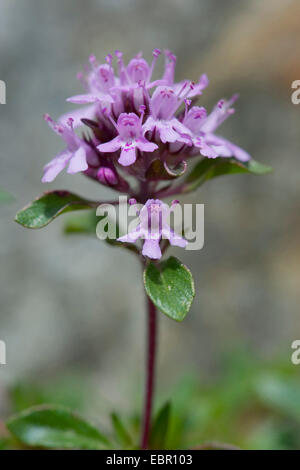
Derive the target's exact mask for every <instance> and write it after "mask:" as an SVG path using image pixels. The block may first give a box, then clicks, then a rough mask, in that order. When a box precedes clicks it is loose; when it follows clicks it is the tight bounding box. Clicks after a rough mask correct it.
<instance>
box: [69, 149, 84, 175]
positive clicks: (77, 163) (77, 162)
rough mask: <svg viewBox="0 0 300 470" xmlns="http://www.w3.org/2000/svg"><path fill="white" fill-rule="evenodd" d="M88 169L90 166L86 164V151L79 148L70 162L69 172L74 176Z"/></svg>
mask: <svg viewBox="0 0 300 470" xmlns="http://www.w3.org/2000/svg"><path fill="white" fill-rule="evenodd" d="M87 168H88V164H87V162H86V150H85V148H84V147H79V149H78V150H76V152H75V153H74V154H73V156H72V158H71V160H70V163H69V167H68V171H67V172H68V173H70V174H74V173H79V172H80V171H85V170H87Z"/></svg>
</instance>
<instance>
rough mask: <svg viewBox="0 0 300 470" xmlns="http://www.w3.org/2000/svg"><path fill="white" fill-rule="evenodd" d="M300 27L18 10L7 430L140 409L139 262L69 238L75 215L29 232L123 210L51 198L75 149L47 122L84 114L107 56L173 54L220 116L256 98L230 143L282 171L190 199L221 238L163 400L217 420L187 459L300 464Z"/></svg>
mask: <svg viewBox="0 0 300 470" xmlns="http://www.w3.org/2000/svg"><path fill="white" fill-rule="evenodd" d="M299 20H300V4H299V1H297V0H286V1H285V2H282V1H281V0H252V1H251V2H247V1H240V0H239V1H238V0H227V1H226V2H225V1H224V2H220V1H217V0H185V1H184V2H183V1H179V0H151V1H149V0H122V1H121V0H119V1H118V0H85V2H82V1H81V0H52V1H51V2H49V1H48V2H46V1H43V2H42V1H40V2H37V1H35V0H23V1H22V2H20V1H17V0H0V78H1V80H4V81H5V82H6V85H7V104H6V105H0V141H1V173H0V189H1V190H6V191H8V192H10V193H11V194H12V195H13V197H14V200H13V201H12V202H10V203H6V204H1V205H0V211H1V224H0V234H1V244H0V256H1V270H0V339H2V340H4V341H5V342H6V345H7V365H6V366H0V418H1V419H5V418H6V417H7V415H8V414H9V413H10V412H11V411H14V410H16V409H21V408H22V407H23V406H25V405H27V404H33V403H36V402H43V401H44V400H46V401H47V400H48V401H49V400H50V401H51V400H54V401H55V400H56V401H61V402H66V403H67V404H69V405H70V406H74V407H75V408H76V409H77V408H82V410H83V411H84V413H85V414H86V415H88V416H90V417H92V418H93V419H94V421H96V422H98V421H99V422H102V421H104V422H105V419H106V416H107V415H108V414H109V412H110V411H111V410H113V409H115V408H117V409H118V410H120V411H121V412H123V413H125V414H126V413H127V414H130V413H133V414H134V413H136V412H138V411H139V407H140V405H141V394H142V390H143V379H144V377H143V366H144V339H145V315H144V293H143V286H142V281H141V275H140V272H139V266H138V265H137V261H136V259H135V258H134V257H133V256H131V255H130V254H128V253H127V252H126V251H125V250H122V249H119V248H112V247H108V246H107V245H106V244H105V243H103V242H101V241H99V240H97V239H96V237H90V238H86V237H84V236H82V237H81V236H69V237H65V236H64V235H63V225H64V222H65V220H66V219H64V218H63V217H62V218H60V219H58V220H56V221H55V222H53V223H52V224H51V225H50V226H48V227H47V228H45V229H43V230H40V231H30V230H25V229H24V228H22V227H21V226H18V225H17V224H16V223H15V222H14V221H13V218H14V215H15V213H16V211H17V210H19V209H20V208H21V207H23V206H24V205H25V204H27V203H28V202H29V201H31V200H32V199H33V198H34V197H36V196H37V195H39V194H41V193H42V192H43V191H45V190H49V189H69V190H72V191H74V192H78V193H80V194H82V195H84V196H86V197H89V198H94V197H96V198H97V199H101V198H103V199H106V200H108V199H110V197H111V196H112V194H111V193H110V191H109V190H105V189H103V188H102V187H100V185H99V187H98V186H97V185H96V184H94V183H92V182H89V181H86V180H85V179H84V177H83V176H80V175H76V176H68V175H66V174H65V173H62V174H61V175H59V177H58V178H57V179H56V181H55V182H54V183H53V184H51V185H47V186H46V185H43V184H42V183H41V182H40V179H41V175H42V168H43V166H44V165H45V164H46V163H47V162H48V161H49V160H50V159H51V158H52V157H53V156H54V155H55V154H56V153H57V152H58V151H59V150H60V149H61V142H60V140H59V139H58V138H56V136H55V135H54V134H53V133H52V132H51V130H49V128H48V126H47V125H46V124H45V123H44V121H43V119H42V115H43V113H45V112H48V113H49V114H50V115H51V116H53V117H54V118H57V117H59V116H60V115H61V114H63V113H64V112H66V111H68V110H69V109H71V108H72V105H70V104H68V103H66V102H65V98H67V97H68V96H71V95H74V94H77V93H79V92H81V87H80V84H79V82H78V81H77V80H76V74H77V72H78V71H80V70H81V69H82V66H83V64H85V63H86V62H87V60H88V57H89V55H90V54H92V53H93V54H96V56H97V58H98V60H99V61H102V60H103V59H104V57H105V55H106V54H107V53H109V52H113V51H114V50H115V49H121V50H123V51H124V53H125V57H126V59H130V58H131V56H132V55H134V54H136V53H137V52H139V50H142V51H143V52H144V56H145V58H146V59H149V60H150V59H151V51H152V49H153V48H155V47H159V48H161V49H163V48H168V49H171V50H172V51H173V52H174V53H175V54H176V55H177V57H178V62H177V77H176V78H177V79H178V80H181V79H183V78H190V79H194V80H196V79H198V77H199V75H200V74H201V73H204V72H206V73H207V74H208V76H209V79H210V86H209V88H208V89H207V90H206V91H205V93H204V94H203V97H202V98H201V104H202V105H204V106H208V108H210V107H211V106H212V105H213V104H214V103H215V102H216V101H217V100H219V99H220V98H221V97H229V96H231V95H232V94H233V93H235V92H239V93H240V100H239V101H238V103H237V112H236V114H235V116H234V117H233V118H231V119H230V120H228V122H226V123H225V124H224V126H223V128H222V134H223V135H224V136H226V137H228V138H231V139H232V140H233V141H234V142H236V143H237V144H239V145H241V146H242V147H243V148H245V149H247V151H249V153H250V154H251V155H252V156H253V157H254V158H255V159H256V160H258V161H260V162H262V163H265V164H269V165H271V166H272V167H273V168H274V170H275V171H274V172H273V173H272V174H270V175H267V176H263V177H254V176H250V175H233V176H227V177H224V178H220V179H216V180H213V181H211V182H208V183H206V185H205V186H204V187H203V188H201V189H200V190H198V192H196V193H194V194H193V195H191V196H188V197H185V199H184V202H199V203H204V204H205V238H206V240H205V246H204V248H203V249H202V251H199V252H180V258H181V259H182V260H183V261H184V262H185V263H186V264H187V265H188V266H189V268H190V269H191V271H192V272H193V275H194V278H195V284H196V292H197V294H196V298H195V301H194V303H193V306H192V309H191V311H190V313H189V315H188V316H187V318H186V320H185V321H184V322H183V324H177V323H175V322H172V321H171V320H169V319H168V318H166V317H164V316H163V315H160V332H159V336H160V338H159V339H160V346H159V360H158V369H157V371H158V374H157V387H158V389H159V395H158V397H159V398H158V402H159V401H160V400H162V399H163V397H164V396H166V397H170V396H171V397H172V396H173V397H174V400H176V399H178V400H177V401H178V403H179V402H180V403H181V404H182V407H183V408H184V407H186V406H188V405H189V404H190V407H192V408H190V409H189V410H190V411H189V412H190V413H191V416H192V417H193V419H194V420H195V419H196V418H195V416H196V417H198V416H199V422H200V421H201V423H202V424H201V426H200V425H198V424H197V423H195V422H194V428H193V429H195V431H193V432H194V434H192V435H191V441H190V443H188V444H186V445H197V443H198V444H200V443H201V442H198V441H201V440H203V439H207V438H209V439H211V438H214V439H220V438H222V439H225V440H230V439H231V440H232V441H233V443H234V444H238V445H240V444H241V445H244V446H246V447H252V448H260V447H261V448H272V447H273V448H280V447H283V448H285V447H297V446H299V448H300V427H299V426H300V425H299V422H300V366H298V368H297V366H294V365H291V363H290V356H291V352H292V350H291V343H292V341H293V340H295V339H299V338H300V323H299V300H300V293H299V278H300V249H299V237H300V211H299V208H300V199H299V196H300V189H299V188H300V171H299V170H300V166H299V158H300V157H299V145H300V132H299V122H300V114H299V113H300V108H299V107H297V106H296V105H293V104H292V103H291V99H290V97H291V92H292V90H291V83H292V81H294V80H297V79H300V65H299V50H298V47H297V46H298V44H299V41H300V21H299ZM176 253H177V251H175V250H174V254H175V255H176ZM178 255H179V252H178ZM248 372H249V373H248ZM256 374H258V375H256ZM191 377H192V379H191ZM249 377H250V378H251V380H250V378H249ZM253 377H255V379H253ZM276 384H277V385H276ZM287 384H290V385H291V387H290V388H289V387H288V386H287ZM276 387H277V388H276ZM51 390H52V391H53V394H52V395H51V393H52V392H51ZM86 390H87V392H88V393H89V394H90V393H91V390H93V396H92V397H91V396H90V395H89V397H88V399H85V396H86V395H85V392H86ZM178 390H179V391H178ZM203 390H205V396H204V395H203V394H204V392H203ZM46 391H47V392H46ZM223 392H224V393H223ZM47 393H48V394H49V393H50V395H47ZM241 394H242V398H241ZM176 397H177V398H176ZM178 397H179V398H178ZM214 397H216V398H214ZM226 397H227V398H228V397H230V398H228V400H227V398H226ZM274 397H275V398H274ZM180 400H181V401H180ZM209 400H210V402H209ZM214 400H215V401H214ZM218 400H219V401H218ZM226 400H227V401H226ZM251 400H253V406H252V405H251V406H252V408H251V406H250V405H249V403H252V401H251ZM178 406H179V405H178ZM249 406H250V408H249ZM230 407H231V408H230ZM291 407H292V408H291ZM183 408H182V409H183ZM248 408H249V409H248ZM184 410H185V411H184V414H185V416H187V415H188V410H187V409H186V408H184ZM195 410H196V411H195ZM232 410H234V411H232ZM197 412H199V413H198V414H197ZM232 413H236V415H235V418H236V423H235V421H233V414H232ZM225 417H226V419H227V421H226V419H225ZM205 419H206V420H207V423H208V424H207V426H206V424H205V423H206V421H205ZM233 422H234V423H235V424H233ZM203 423H204V424H203ZM212 423H213V424H212ZM233 427H234V429H233ZM241 436H242V437H241ZM185 443H186V441H185ZM174 445H175V444H174Z"/></svg>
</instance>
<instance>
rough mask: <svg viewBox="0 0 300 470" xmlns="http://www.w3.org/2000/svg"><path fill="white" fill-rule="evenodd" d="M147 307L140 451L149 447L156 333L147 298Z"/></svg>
mask: <svg viewBox="0 0 300 470" xmlns="http://www.w3.org/2000/svg"><path fill="white" fill-rule="evenodd" d="M147 306H148V328H147V330H148V331H147V336H148V338H147V341H148V344H147V370H146V389H145V403H144V412H143V414H144V416H143V428H142V441H141V448H142V449H148V446H149V435H150V428H151V413H152V404H153V392H154V375H155V356H156V332H157V325H156V320H157V318H156V317H157V315H156V308H155V306H154V305H153V303H152V302H151V300H150V299H149V298H148V297H147Z"/></svg>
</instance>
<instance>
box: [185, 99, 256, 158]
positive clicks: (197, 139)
mask: <svg viewBox="0 0 300 470" xmlns="http://www.w3.org/2000/svg"><path fill="white" fill-rule="evenodd" d="M237 98H238V96H237V95H234V96H232V98H231V99H230V100H228V101H225V100H220V101H219V102H218V104H217V105H216V106H215V107H214V109H213V111H212V112H211V113H210V114H209V115H207V113H206V110H205V108H199V107H198V106H194V107H192V108H191V109H190V110H189V111H187V112H186V114H185V117H184V119H183V124H184V126H186V128H188V129H189V131H190V133H189V135H190V137H191V139H192V143H193V146H194V147H195V148H199V150H200V153H201V154H202V155H204V156H205V157H208V158H216V157H235V158H236V159H237V160H240V161H242V162H244V161H248V160H249V159H250V158H251V157H250V155H249V154H248V153H247V152H246V151H245V150H243V149H241V148H240V147H238V146H237V145H235V144H233V143H232V142H230V141H229V140H226V139H224V138H223V137H219V136H217V135H215V133H214V132H215V130H216V129H217V128H218V127H219V126H220V125H221V124H222V123H223V122H224V121H225V120H226V119H227V118H229V117H230V116H231V115H232V114H234V112H235V110H234V109H233V108H232V107H231V106H232V104H233V103H234V102H235V101H236V100H237Z"/></svg>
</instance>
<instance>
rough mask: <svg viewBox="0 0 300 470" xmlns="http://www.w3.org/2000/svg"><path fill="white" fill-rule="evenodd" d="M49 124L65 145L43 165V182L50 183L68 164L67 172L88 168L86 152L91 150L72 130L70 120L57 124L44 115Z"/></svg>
mask: <svg viewBox="0 0 300 470" xmlns="http://www.w3.org/2000/svg"><path fill="white" fill-rule="evenodd" d="M44 119H45V121H47V122H48V124H49V126H50V127H51V128H52V129H53V130H54V132H56V133H57V134H58V135H60V136H61V137H62V139H63V140H64V141H65V143H66V144H67V147H66V148H65V149H64V150H63V151H62V152H60V153H59V154H58V155H57V156H56V157H55V158H54V159H53V160H51V162H50V163H48V164H47V165H46V166H45V167H44V176H43V178H42V182H43V183H50V182H51V181H53V180H54V179H55V178H56V176H57V175H58V174H59V173H60V172H61V171H62V170H63V169H64V168H65V167H66V166H67V165H68V170H67V172H68V173H71V174H74V173H78V172H80V171H85V170H86V169H87V168H88V164H87V154H88V152H91V149H90V148H89V146H88V145H87V144H86V143H85V142H84V141H83V140H82V139H80V137H78V136H77V135H76V134H75V132H74V130H73V123H72V120H69V123H68V125H67V126H65V125H63V124H57V123H56V122H54V121H53V119H51V117H50V116H49V115H48V114H45V116H44Z"/></svg>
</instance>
